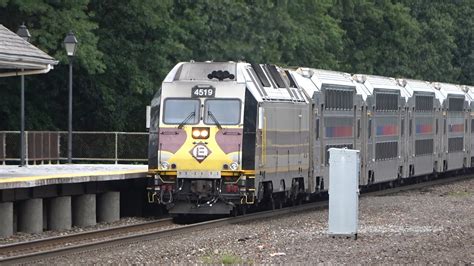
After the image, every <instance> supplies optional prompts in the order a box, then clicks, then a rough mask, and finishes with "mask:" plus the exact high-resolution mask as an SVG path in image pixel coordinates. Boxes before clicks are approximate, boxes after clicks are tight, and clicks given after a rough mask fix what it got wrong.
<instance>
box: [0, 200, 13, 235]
mask: <svg viewBox="0 0 474 266" xmlns="http://www.w3.org/2000/svg"><path fill="white" fill-rule="evenodd" d="M11 235H13V202H1V203H0V237H8V236H11Z"/></svg>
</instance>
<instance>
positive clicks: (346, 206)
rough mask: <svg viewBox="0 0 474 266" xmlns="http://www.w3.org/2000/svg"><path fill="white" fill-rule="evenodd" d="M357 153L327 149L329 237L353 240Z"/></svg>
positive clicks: (355, 218) (356, 192)
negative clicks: (344, 237) (350, 238)
mask: <svg viewBox="0 0 474 266" xmlns="http://www.w3.org/2000/svg"><path fill="white" fill-rule="evenodd" d="M359 162H360V159H359V151H358V150H349V149H336V148H331V149H329V235H332V236H348V237H354V239H356V238H357V226H358V214H359V171H360V163H359Z"/></svg>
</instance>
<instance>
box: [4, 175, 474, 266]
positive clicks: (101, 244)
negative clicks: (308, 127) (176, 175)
mask: <svg viewBox="0 0 474 266" xmlns="http://www.w3.org/2000/svg"><path fill="white" fill-rule="evenodd" d="M471 178H474V175H472V174H469V175H462V176H455V177H448V178H442V179H436V180H431V181H426V182H421V183H415V184H408V185H404V186H400V187H394V188H389V189H385V190H382V191H373V192H366V193H363V194H362V195H361V196H362V197H368V196H384V195H389V194H395V193H398V192H403V191H408V190H415V189H420V188H424V187H430V186H436V185H441V184H447V183H453V182H458V181H462V180H468V179H471ZM327 205H328V202H327V200H325V201H319V202H313V203H306V204H302V205H298V206H292V207H286V208H282V209H275V210H269V211H263V212H256V213H250V214H246V215H243V216H237V217H229V218H222V219H217V220H211V221H205V222H200V223H196V224H190V225H183V226H180V227H176V228H170V229H164V230H158V231H153V232H149V231H148V232H139V233H138V234H136V235H126V236H121V237H116V238H109V239H102V240H99V241H95V242H91V243H82V244H79V245H74V246H65V247H61V248H57V249H54V250H46V251H41V252H37V253H31V254H23V255H18V256H11V257H5V258H0V264H2V263H6V264H16V263H26V262H35V261H39V260H44V259H48V258H53V257H58V256H63V255H67V254H72V253H79V252H84V251H90V250H96V249H101V248H110V247H115V246H123V245H129V244H133V243H139V242H142V241H148V240H156V239H160V238H165V237H171V236H175V235H182V234H185V233H191V232H195V231H201V230H205V229H211V228H216V227H221V226H224V225H229V224H238V223H243V222H250V221H254V220H261V219H265V218H272V217H277V216H281V215H285V214H290V213H297V212H302V211H308V210H318V209H323V208H326V207H327ZM1 251H2V249H1V247H0V252H1Z"/></svg>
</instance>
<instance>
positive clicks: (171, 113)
mask: <svg viewBox="0 0 474 266" xmlns="http://www.w3.org/2000/svg"><path fill="white" fill-rule="evenodd" d="M199 105H200V101H199V100H198V99H173V98H169V99H166V100H165V104H164V111H163V122H164V123H166V124H181V123H183V124H197V123H198V122H199Z"/></svg>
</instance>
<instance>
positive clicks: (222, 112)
mask: <svg viewBox="0 0 474 266" xmlns="http://www.w3.org/2000/svg"><path fill="white" fill-rule="evenodd" d="M240 107H241V102H240V100H238V99H209V100H206V102H205V107H204V123H206V124H208V125H217V124H220V125H237V124H238V123H239V122H240Z"/></svg>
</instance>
